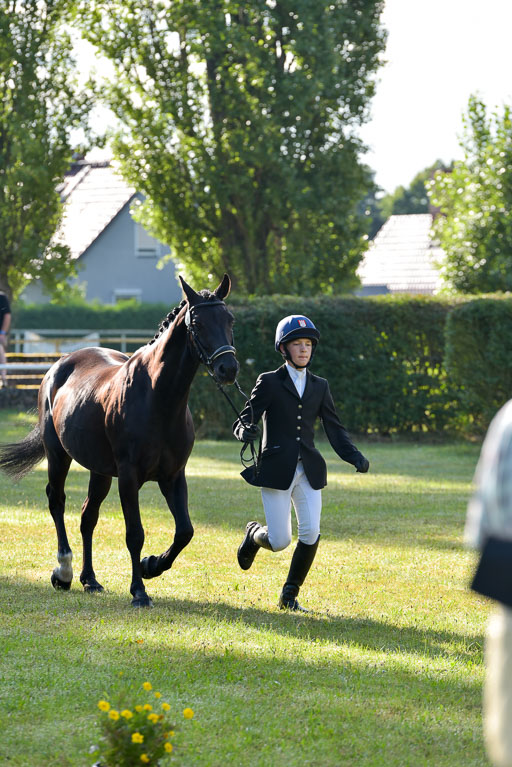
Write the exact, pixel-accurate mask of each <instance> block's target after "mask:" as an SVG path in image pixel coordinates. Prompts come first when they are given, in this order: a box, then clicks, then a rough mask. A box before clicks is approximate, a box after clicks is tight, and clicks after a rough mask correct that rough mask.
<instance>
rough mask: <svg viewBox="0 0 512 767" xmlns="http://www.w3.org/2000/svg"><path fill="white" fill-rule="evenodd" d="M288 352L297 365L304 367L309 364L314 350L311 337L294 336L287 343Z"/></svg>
mask: <svg viewBox="0 0 512 767" xmlns="http://www.w3.org/2000/svg"><path fill="white" fill-rule="evenodd" d="M287 347H288V353H289V355H290V357H291V361H292V363H293V364H294V365H295V367H299V368H302V367H304V366H305V365H307V364H308V362H309V360H310V359H311V354H312V352H313V342H312V340H311V338H294V339H293V341H290V342H289V343H288V344H287Z"/></svg>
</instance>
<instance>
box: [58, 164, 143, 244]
mask: <svg viewBox="0 0 512 767" xmlns="http://www.w3.org/2000/svg"><path fill="white" fill-rule="evenodd" d="M135 191H136V190H135V189H134V188H133V187H131V186H129V185H128V184H127V183H126V182H125V181H123V179H122V178H121V176H119V175H118V174H117V173H116V170H115V168H113V167H112V165H111V164H110V163H109V162H108V161H105V162H87V161H80V162H76V163H73V165H72V166H71V169H70V172H69V173H68V174H67V175H66V177H65V179H64V183H63V184H62V186H61V188H60V192H61V195H62V198H63V200H64V216H63V220H62V224H61V226H60V228H59V231H58V232H57V236H56V239H57V240H58V241H59V242H63V243H65V244H66V245H67V246H68V247H69V249H70V250H71V255H72V257H73V258H79V257H80V256H81V255H82V253H84V252H85V251H86V250H87V248H89V247H90V246H91V245H92V243H93V242H94V240H96V238H97V237H98V236H99V235H100V234H101V233H102V232H103V231H104V229H105V228H106V227H107V226H108V225H109V224H110V222H111V221H112V220H113V219H114V218H115V217H116V216H117V214H118V213H119V212H120V211H121V210H122V208H124V206H125V205H126V204H127V203H128V202H129V201H130V200H131V199H132V197H133V196H134V195H135Z"/></svg>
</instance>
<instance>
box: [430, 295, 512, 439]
mask: <svg viewBox="0 0 512 767" xmlns="http://www.w3.org/2000/svg"><path fill="white" fill-rule="evenodd" d="M445 364H446V369H447V372H448V374H449V376H450V378H451V381H452V383H453V386H454V387H456V388H457V389H458V396H459V399H460V403H461V407H462V409H463V411H464V413H465V414H466V415H467V416H468V418H469V419H470V421H472V422H473V423H474V425H475V426H476V427H477V429H478V430H479V431H484V430H485V429H486V428H487V426H488V425H489V422H490V421H491V419H492V417H493V416H494V415H495V413H496V411H497V410H498V409H499V408H500V407H501V406H502V405H504V404H505V402H506V401H507V400H508V399H510V397H511V396H512V299H510V298H509V297H507V296H505V297H496V296H493V297H483V298H479V299H475V300H473V301H469V302H468V303H465V304H461V305H460V306H457V307H455V308H454V309H453V311H452V312H450V314H449V316H448V320H447V324H446V359H445Z"/></svg>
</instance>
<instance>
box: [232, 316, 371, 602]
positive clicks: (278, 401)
mask: <svg viewBox="0 0 512 767" xmlns="http://www.w3.org/2000/svg"><path fill="white" fill-rule="evenodd" d="M319 338H320V333H319V332H318V330H317V329H316V327H315V326H314V324H313V323H312V322H311V320H310V319H308V318H307V317H304V316H303V315H291V316H289V317H285V318H284V319H282V320H281V322H280V323H279V324H278V326H277V329H276V337H275V349H276V351H277V352H278V353H280V354H281V355H282V356H283V357H284V360H285V364H284V365H282V366H281V367H280V368H278V369H277V370H274V371H272V372H269V373H263V374H262V375H260V376H259V378H258V380H257V381H256V385H255V387H254V389H253V391H252V393H251V398H250V403H247V404H246V406H245V409H244V410H243V411H242V413H241V420H242V421H243V423H246V424H247V423H250V422H251V415H253V417H254V424H253V427H252V428H246V427H244V426H242V424H241V423H240V422H239V421H237V422H236V423H235V424H234V425H233V433H234V435H235V437H236V438H237V439H239V440H240V441H241V442H247V441H252V440H255V439H256V437H257V435H258V430H257V428H256V424H257V423H258V421H259V420H260V418H262V419H263V441H262V452H261V459H260V460H259V461H258V465H257V466H255V467H250V468H249V469H246V470H245V471H243V472H242V476H243V477H244V479H245V480H246V481H247V482H249V484H251V485H256V486H257V487H261V497H262V501H263V509H264V512H265V518H266V523H267V524H266V526H262V525H260V524H259V523H258V522H249V523H248V524H247V527H246V531H245V536H244V539H243V541H242V543H241V545H240V547H239V549H238V563H239V565H240V567H241V568H242V570H248V569H249V568H250V567H251V565H252V563H253V561H254V557H255V556H256V553H257V552H258V549H259V548H264V549H268V550H269V551H280V550H281V549H284V548H286V547H287V546H288V545H289V544H290V542H291V538H292V528H291V514H290V512H291V504H292V503H293V506H294V508H295V514H296V517H297V525H298V542H297V547H296V549H295V551H294V553H293V556H292V561H291V565H290V571H289V573H288V577H287V579H286V582H285V584H284V586H283V589H282V591H281V596H280V598H279V607H280V608H281V609H290V610H300V611H302V612H307V611H306V610H304V608H303V607H301V605H300V604H299V602H298V601H297V596H298V593H299V589H300V587H301V586H302V584H303V583H304V580H305V578H306V576H307V574H308V572H309V569H310V567H311V565H312V564H313V560H314V558H315V554H316V550H317V548H318V541H319V540H320V513H321V509H322V493H321V488H322V487H324V486H325V485H326V484H327V470H326V464H325V461H324V459H323V458H322V456H321V455H320V453H319V452H318V450H317V449H316V448H315V444H314V425H315V421H316V419H317V418H320V419H321V420H322V423H323V427H324V429H325V432H326V434H327V437H328V439H329V442H330V443H331V445H332V447H333V448H334V450H335V451H336V453H337V454H338V455H339V456H340V458H342V459H343V460H344V461H347V462H348V463H351V464H352V465H353V466H355V467H356V470H357V471H359V472H367V471H368V468H369V462H368V461H367V459H366V458H365V457H364V456H363V455H362V453H360V452H359V450H358V449H357V448H356V447H355V446H354V445H353V444H352V442H351V440H350V438H349V436H348V434H347V432H346V431H345V428H344V427H343V426H342V424H341V423H340V421H339V418H338V416H337V414H336V410H335V407H334V403H333V400H332V396H331V392H330V390H329V384H328V383H327V381H326V380H325V378H320V377H319V376H315V375H313V374H312V373H310V372H309V371H308V370H307V368H308V366H309V365H310V363H311V360H312V358H313V354H314V352H315V348H316V345H317V343H318V340H319Z"/></svg>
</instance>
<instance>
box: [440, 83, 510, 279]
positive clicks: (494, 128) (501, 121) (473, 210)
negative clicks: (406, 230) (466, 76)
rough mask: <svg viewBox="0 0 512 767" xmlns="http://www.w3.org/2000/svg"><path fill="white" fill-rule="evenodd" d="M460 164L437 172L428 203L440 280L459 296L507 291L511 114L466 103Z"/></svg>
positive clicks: (476, 102)
mask: <svg viewBox="0 0 512 767" xmlns="http://www.w3.org/2000/svg"><path fill="white" fill-rule="evenodd" d="M460 145H461V147H462V149H463V150H464V158H463V159H462V160H460V161H458V162H455V163H454V167H453V170H452V171H451V172H449V173H441V172H438V173H437V174H436V175H435V177H434V180H433V181H432V183H431V184H430V189H429V193H430V199H431V201H432V203H433V205H434V206H435V207H437V208H439V210H440V212H441V214H442V215H440V216H438V217H437V218H436V221H435V231H436V234H437V236H438V238H439V241H440V244H441V246H442V248H443V250H444V251H445V253H446V263H445V267H444V277H445V280H446V281H447V282H448V283H449V284H450V285H451V286H452V287H453V288H455V289H456V290H459V291H461V292H464V293H485V292H493V291H501V290H511V289H512V219H511V217H510V210H511V207H512V114H511V110H510V107H508V106H505V108H504V109H503V112H502V113H501V114H499V113H498V112H494V113H493V114H491V115H490V116H488V114H487V109H486V106H485V104H484V103H483V102H482V101H481V100H480V99H478V98H477V97H474V96H473V97H471V99H470V101H469V107H468V112H467V115H466V116H465V118H464V133H463V136H462V138H461V141H460Z"/></svg>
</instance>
